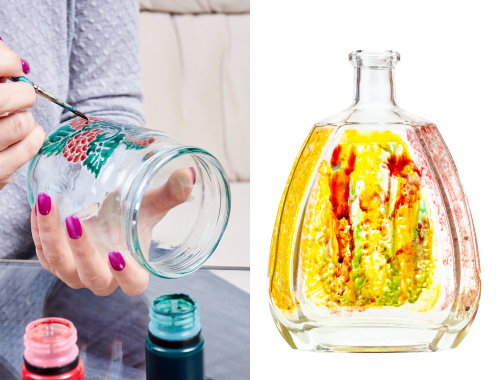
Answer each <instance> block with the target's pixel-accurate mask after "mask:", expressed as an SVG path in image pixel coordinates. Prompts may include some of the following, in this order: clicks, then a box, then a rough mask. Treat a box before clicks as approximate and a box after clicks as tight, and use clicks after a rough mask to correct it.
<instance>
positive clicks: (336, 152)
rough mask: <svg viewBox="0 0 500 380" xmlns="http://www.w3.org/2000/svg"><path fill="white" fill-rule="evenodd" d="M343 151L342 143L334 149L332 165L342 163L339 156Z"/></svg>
mask: <svg viewBox="0 0 500 380" xmlns="http://www.w3.org/2000/svg"><path fill="white" fill-rule="evenodd" d="M341 151H342V146H340V145H337V147H336V148H335V149H334V150H333V153H332V159H331V160H330V164H331V165H332V167H335V166H338V164H339V163H340V160H339V158H340V152H341Z"/></svg>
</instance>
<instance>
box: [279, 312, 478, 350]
mask: <svg viewBox="0 0 500 380" xmlns="http://www.w3.org/2000/svg"><path fill="white" fill-rule="evenodd" d="M274 321H275V323H276V326H277V327H278V330H279V331H280V333H281V335H282V336H283V338H284V339H285V340H286V341H287V343H288V344H289V345H290V347H292V348H293V349H297V350H302V351H312V352H360V353H361V352H374V353H375V352H436V351H445V350H449V349H452V348H456V347H457V346H458V345H459V344H460V343H461V341H462V340H463V339H464V337H465V335H467V332H468V331H469V329H470V326H471V324H472V321H473V319H472V320H471V321H470V322H469V323H468V324H467V325H466V326H465V327H463V328H462V329H458V330H455V331H450V330H447V329H444V328H442V329H424V328H412V327H404V326H339V327H330V326H328V327H325V326H322V327H311V326H307V327H303V328H302V329H300V330H299V329H293V328H290V327H288V328H287V327H286V326H285V325H283V324H282V323H281V322H280V321H279V320H277V319H274Z"/></svg>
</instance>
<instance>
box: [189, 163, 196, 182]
mask: <svg viewBox="0 0 500 380" xmlns="http://www.w3.org/2000/svg"><path fill="white" fill-rule="evenodd" d="M189 169H191V171H192V172H193V177H194V178H193V185H194V184H195V183H196V170H194V168H193V167H190V168H189Z"/></svg>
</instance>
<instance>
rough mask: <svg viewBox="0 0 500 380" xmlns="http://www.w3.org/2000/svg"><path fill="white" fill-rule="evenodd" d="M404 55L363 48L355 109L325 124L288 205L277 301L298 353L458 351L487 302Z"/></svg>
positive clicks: (297, 172)
mask: <svg viewBox="0 0 500 380" xmlns="http://www.w3.org/2000/svg"><path fill="white" fill-rule="evenodd" d="M399 59H400V57H399V54H398V53H396V52H393V51H380V52H370V51H355V52H353V53H351V54H350V55H349V60H350V62H351V63H352V65H353V66H354V94H355V95H354V102H353V104H352V105H351V106H350V107H349V108H348V109H346V110H345V111H343V112H340V113H338V114H336V115H334V116H332V117H329V118H327V119H325V120H323V121H321V122H319V123H317V124H315V125H314V126H313V128H312V130H311V132H310V133H309V136H308V137H307V139H306V141H305V142H304V144H303V146H302V148H301V149H300V151H299V154H298V156H297V158H296V161H295V163H294V165H293V168H292V172H291V173H290V176H289V178H288V183H287V185H286V188H285V191H284V193H283V196H282V198H281V202H280V206H279V210H278V215H277V218H276V223H275V226H274V231H273V237H272V244H271V251H270V260H269V272H268V281H269V302H270V308H271V313H272V316H273V319H274V322H275V323H276V326H277V327H278V330H279V331H280V333H281V334H282V336H283V337H284V338H285V340H286V341H287V342H288V344H289V345H290V346H291V347H292V348H296V349H301V350H308V351H349V352H404V351H437V350H445V349H450V348H455V347H457V345H458V344H459V343H460V342H461V341H462V339H463V338H464V336H465V335H466V334H467V332H468V330H469V329H470V326H471V324H472V322H473V320H474V317H475V315H476V313H477V309H478V305H479V298H480V290H481V287H480V267H479V256H478V251H477V243H476V235H475V231H474V225H473V222H472V218H471V214H470V211H469V206H468V203H467V198H466V197H465V194H464V191H463V188H462V185H461V183H460V179H459V177H458V173H457V170H456V168H455V164H454V162H453V159H452V157H451V155H450V152H449V151H448V148H447V147H446V144H445V143H444V141H443V138H442V137H441V135H440V133H439V131H438V129H437V127H436V126H435V125H434V124H432V123H431V122H429V121H427V120H424V119H422V118H420V117H417V116H414V115H412V114H410V113H409V112H406V111H404V110H402V109H401V108H399V107H398V105H397V104H396V102H395V93H394V71H395V66H396V64H397V63H398V61H399Z"/></svg>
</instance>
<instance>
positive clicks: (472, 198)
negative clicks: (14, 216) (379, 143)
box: [251, 0, 500, 380]
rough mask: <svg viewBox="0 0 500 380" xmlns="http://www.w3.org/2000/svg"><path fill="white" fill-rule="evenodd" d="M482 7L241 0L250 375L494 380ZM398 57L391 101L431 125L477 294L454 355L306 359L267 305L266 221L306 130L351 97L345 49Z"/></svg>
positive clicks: (496, 357)
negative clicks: (474, 262) (446, 165)
mask: <svg viewBox="0 0 500 380" xmlns="http://www.w3.org/2000/svg"><path fill="white" fill-rule="evenodd" d="M495 4H496V2H494V1H491V2H486V1H469V2H460V1H437V0H435V1H418V2H407V1H328V0H321V1H319V0H308V1H300V2H299V1H276V0H273V1H265V0H253V1H252V26H251V49H252V50H251V177H252V183H251V266H252V272H251V378H252V379H263V380H266V379H287V380H293V379H308V380H309V379H336V378H342V379H346V378H349V379H361V378H363V379H365V378H369V379H441V378H442V379H444V378H453V379H500V369H499V367H500V365H499V364H500V349H499V344H498V343H497V342H500V328H499V327H500V304H499V303H500V287H499V286H498V284H499V282H500V271H499V270H500V244H499V243H500V205H499V199H500V193H499V182H500V181H499V179H498V178H499V174H498V173H499V170H498V168H499V161H500V156H499V155H500V141H499V130H500V122H499V121H498V117H497V115H498V109H499V108H500V96H499V92H498V89H499V88H500V70H499V69H498V67H499V66H500V49H499V48H498V45H499V43H500V17H499V15H500V12H498V9H497V7H496V5H495ZM358 49H367V50H370V49H384V50H385V49H391V50H396V51H397V52H399V53H400V54H401V62H400V64H399V65H398V67H397V69H396V99H397V102H398V104H399V105H400V106H401V107H402V108H403V109H406V110H408V111H409V112H411V113H413V114H416V115H418V116H421V117H423V118H426V119H427V120H431V121H432V122H434V123H435V124H436V125H437V126H438V128H439V129H440V131H441V133H442V135H443V137H444V139H445V141H446V143H447V145H448V147H449V149H450V151H451V153H452V155H453V157H454V159H455V162H456V164H457V167H458V170H459V173H460V176H461V179H462V182H463V185H464V187H465V191H466V193H467V196H468V199H469V203H470V207H471V210H472V215H473V218H474V223H475V226H476V232H477V238H478V242H479V252H480V258H481V266H482V276H481V277H482V295H481V302H480V307H479V312H478V315H477V318H476V321H475V322H474V324H473V326H472V328H471V330H470V332H469V334H468V336H467V337H466V338H465V340H464V341H463V342H462V344H461V345H460V346H459V347H458V348H457V349H454V350H450V351H445V352H439V353H417V354H317V353H309V352H301V351H296V350H292V349H291V348H290V347H289V346H288V345H287V344H286V343H285V341H284V340H283V338H282V337H281V336H280V334H279V333H278V330H277V329H276V327H275V326H274V323H273V321H272V318H271V314H270V312H269V308H268V304H267V275H266V273H267V263H268V255H269V244H270V241H271V234H272V229H273V223H274V219H275V216H276V212H277V208H278V204H279V200H280V197H281V194H282V191H283V189H284V186H285V183H286V180H287V177H288V174H289V171H290V169H291V167H292V164H293V162H294V159H295V155H296V154H297V152H298V150H299V148H300V146H301V144H302V142H303V140H304V139H305V138H306V136H307V133H308V131H309V129H310V128H311V126H312V125H313V123H315V122H317V121H319V120H321V119H324V118H325V117H327V116H330V115H332V114H334V113H337V112H339V111H341V110H343V109H345V108H347V107H348V106H349V105H350V103H351V100H352V96H353V94H352V87H353V84H352V81H353V69H352V67H351V65H350V64H349V62H348V60H347V56H348V54H349V52H351V51H352V50H358Z"/></svg>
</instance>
